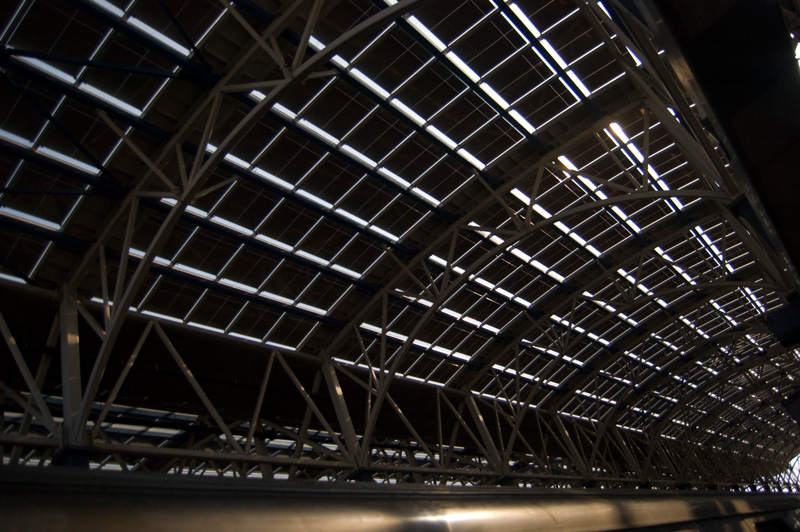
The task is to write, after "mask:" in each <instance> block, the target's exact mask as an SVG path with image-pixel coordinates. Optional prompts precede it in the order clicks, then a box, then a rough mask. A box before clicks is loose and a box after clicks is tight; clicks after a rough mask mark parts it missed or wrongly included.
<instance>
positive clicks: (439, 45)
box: [406, 15, 447, 52]
mask: <svg viewBox="0 0 800 532" xmlns="http://www.w3.org/2000/svg"><path fill="white" fill-rule="evenodd" d="M406 20H407V21H408V23H409V24H410V25H411V27H412V28H414V29H415V30H417V31H418V32H420V33H421V34H422V36H423V37H425V40H427V41H428V42H429V43H431V44H432V45H433V46H434V48H436V49H437V50H439V51H440V52H444V50H445V48H447V46H446V45H445V44H444V43H443V42H442V41H440V40H439V38H438V37H437V36H436V35H434V34H433V33H432V32H431V30H429V29H428V28H427V27H425V25H424V24H423V23H422V22H420V21H419V19H418V18H417V17H415V16H414V15H411V16H410V17H408V18H407V19H406Z"/></svg>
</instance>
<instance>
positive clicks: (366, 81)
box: [350, 68, 389, 100]
mask: <svg viewBox="0 0 800 532" xmlns="http://www.w3.org/2000/svg"><path fill="white" fill-rule="evenodd" d="M350 74H351V75H352V76H353V77H354V78H356V79H357V80H358V81H360V82H361V83H362V84H363V85H365V86H366V87H368V88H369V89H370V90H371V91H372V92H374V93H375V94H377V95H378V96H380V97H381V98H383V99H384V100H386V99H387V98H389V92H388V91H387V90H386V89H384V88H383V87H381V86H380V85H378V84H377V83H375V82H374V81H372V79H370V78H369V77H367V75H366V74H364V73H363V72H361V71H360V70H359V69H357V68H353V69H351V70H350Z"/></svg>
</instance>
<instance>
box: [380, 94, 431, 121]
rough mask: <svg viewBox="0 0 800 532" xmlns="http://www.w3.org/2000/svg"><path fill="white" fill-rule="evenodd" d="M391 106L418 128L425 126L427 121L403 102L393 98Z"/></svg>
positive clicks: (390, 101)
mask: <svg viewBox="0 0 800 532" xmlns="http://www.w3.org/2000/svg"><path fill="white" fill-rule="evenodd" d="M389 105H391V106H392V107H394V108H395V109H397V110H398V111H400V112H401V113H403V114H404V115H406V117H407V118H410V119H411V121H412V122H414V123H415V124H417V125H418V126H422V125H423V124H425V119H424V118H422V117H421V116H420V115H418V114H417V113H415V112H414V110H413V109H411V108H410V107H409V106H407V105H406V104H404V103H403V102H402V101H400V100H398V99H397V98H392V99H391V100H389Z"/></svg>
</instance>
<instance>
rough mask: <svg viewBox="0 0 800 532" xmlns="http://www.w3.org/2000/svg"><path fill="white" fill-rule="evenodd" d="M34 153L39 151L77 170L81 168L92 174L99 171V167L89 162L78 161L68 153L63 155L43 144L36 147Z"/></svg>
mask: <svg viewBox="0 0 800 532" xmlns="http://www.w3.org/2000/svg"><path fill="white" fill-rule="evenodd" d="M36 153H40V154H42V155H44V156H46V157H49V158H51V159H56V160H57V161H60V162H62V163H64V164H66V165H68V166H71V167H73V168H77V169H78V170H81V171H83V172H86V173H89V174H92V175H97V174H99V173H100V169H99V168H97V167H95V166H92V165H91V164H86V163H84V162H82V161H79V160H78V159H75V158H74V157H70V156H69V155H64V154H63V153H61V152H57V151H56V150H52V149H50V148H47V147H45V146H40V147H38V148H36Z"/></svg>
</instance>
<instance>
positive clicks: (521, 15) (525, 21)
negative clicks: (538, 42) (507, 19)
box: [508, 4, 542, 39]
mask: <svg viewBox="0 0 800 532" xmlns="http://www.w3.org/2000/svg"><path fill="white" fill-rule="evenodd" d="M508 7H509V8H511V11H512V12H513V13H514V14H515V15H516V16H517V18H518V19H519V20H520V22H522V24H523V25H524V26H525V27H526V28H528V31H529V32H531V34H532V35H533V36H534V37H536V38H537V39H538V38H539V37H540V36H541V35H542V32H540V31H539V29H538V28H537V27H536V26H534V24H533V22H531V21H530V19H529V18H528V17H527V16H525V13H523V12H522V10H521V9H520V8H519V6H517V4H509V5H508Z"/></svg>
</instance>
